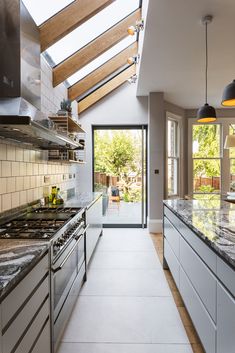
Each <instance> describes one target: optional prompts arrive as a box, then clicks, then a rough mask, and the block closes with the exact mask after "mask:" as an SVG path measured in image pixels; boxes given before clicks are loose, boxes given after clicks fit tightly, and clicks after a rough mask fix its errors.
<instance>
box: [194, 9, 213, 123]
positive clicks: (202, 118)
mask: <svg viewBox="0 0 235 353" xmlns="http://www.w3.org/2000/svg"><path fill="white" fill-rule="evenodd" d="M212 19H213V17H212V16H211V15H207V16H205V17H203V19H202V23H203V24H204V25H205V29H206V30H205V35H206V36H205V39H206V72H205V78H206V82H205V83H206V86H205V101H206V103H205V104H204V105H203V106H202V107H201V108H200V109H198V112H197V121H198V122H199V123H211V122H213V121H215V120H216V111H215V108H213V107H212V106H211V105H209V104H208V103H207V72H208V45H207V25H208V24H209V23H211V21H212Z"/></svg>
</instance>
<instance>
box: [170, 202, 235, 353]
mask: <svg viewBox="0 0 235 353" xmlns="http://www.w3.org/2000/svg"><path fill="white" fill-rule="evenodd" d="M164 261H165V265H166V264H167V265H168V267H169V269H170V271H171V272H172V275H173V277H174V280H175V282H176V285H177V287H178V289H179V292H180V294H181V296H182V298H183V300H184V303H185V306H186V308H187V310H188V312H189V314H190V316H191V318H192V321H193V323H194V326H195V328H196V330H197V333H198V335H199V337H200V340H201V342H202V344H203V346H204V349H205V351H206V353H234V352H235V271H234V269H233V268H231V267H230V266H229V265H228V264H227V263H226V262H225V261H223V259H222V258H221V257H220V256H218V255H217V254H216V253H215V252H213V251H212V249H210V247H209V246H208V245H207V244H205V243H204V242H203V241H202V240H201V239H200V238H199V237H198V236H197V235H196V234H195V233H194V232H193V231H192V230H191V229H190V228H189V227H188V226H187V225H186V224H184V223H183V222H182V221H181V220H180V219H179V218H178V217H177V216H176V215H175V214H174V213H172V212H171V210H169V209H168V208H167V207H166V206H165V207H164Z"/></svg>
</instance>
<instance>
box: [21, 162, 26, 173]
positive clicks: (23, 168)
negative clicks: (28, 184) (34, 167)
mask: <svg viewBox="0 0 235 353" xmlns="http://www.w3.org/2000/svg"><path fill="white" fill-rule="evenodd" d="M26 174H27V163H25V162H20V175H21V176H25V175H26Z"/></svg>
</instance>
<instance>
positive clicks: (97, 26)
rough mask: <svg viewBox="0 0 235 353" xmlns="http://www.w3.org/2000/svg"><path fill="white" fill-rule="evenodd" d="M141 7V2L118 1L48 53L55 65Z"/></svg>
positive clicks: (70, 34)
mask: <svg viewBox="0 0 235 353" xmlns="http://www.w3.org/2000/svg"><path fill="white" fill-rule="evenodd" d="M138 7H139V0H131V1H130V0H129V1H127V0H116V1H115V2H114V3H112V4H111V5H109V6H108V7H106V8H105V9H104V10H102V11H100V12H99V13H98V14H97V15H95V16H93V17H92V18H90V19H89V20H88V21H86V22H85V23H83V24H82V25H81V26H79V27H78V28H76V29H75V30H74V31H72V32H71V33H69V34H68V35H67V36H65V37H64V38H62V39H61V40H59V41H58V42H57V43H55V44H54V45H53V46H51V47H50V48H49V49H48V50H47V53H48V54H49V55H50V57H51V59H52V61H53V62H54V63H55V65H57V64H59V63H60V62H62V61H63V60H65V59H66V58H67V57H69V56H70V55H72V54H73V53H75V52H76V51H78V50H79V49H81V48H82V47H84V46H85V45H86V44H88V43H89V42H91V41H92V40H94V39H95V38H96V37H98V36H100V35H101V34H102V33H104V32H105V31H107V30H108V29H109V28H111V27H112V26H113V25H115V24H116V23H118V22H119V21H121V20H122V19H124V18H125V17H126V16H128V15H129V14H131V13H132V12H133V11H135V10H136V9H137V8H138Z"/></svg>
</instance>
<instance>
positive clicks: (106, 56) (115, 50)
mask: <svg viewBox="0 0 235 353" xmlns="http://www.w3.org/2000/svg"><path fill="white" fill-rule="evenodd" d="M135 41H136V36H133V37H132V36H129V37H126V38H125V39H123V40H121V41H120V42H119V43H118V44H116V45H114V46H113V47H112V48H110V49H109V50H107V51H106V52H104V53H103V54H102V55H100V56H98V58H96V59H94V60H92V62H90V63H89V64H87V65H86V66H84V67H83V68H82V69H81V70H79V71H77V72H76V73H75V74H74V75H72V76H70V77H69V78H68V82H69V84H70V85H71V86H72V85H74V84H75V83H76V82H77V81H79V80H81V79H83V78H84V77H85V76H87V75H89V74H90V73H91V72H92V71H93V70H96V69H97V68H98V67H100V66H101V65H103V64H104V63H105V62H106V61H108V60H110V59H112V58H113V57H114V56H115V55H117V54H119V53H120V52H121V51H122V50H124V49H126V48H127V47H128V46H129V45H131V44H133V43H134V42H135Z"/></svg>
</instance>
